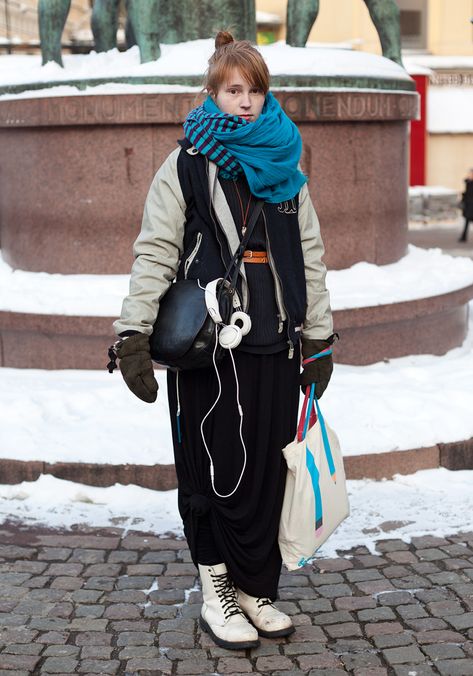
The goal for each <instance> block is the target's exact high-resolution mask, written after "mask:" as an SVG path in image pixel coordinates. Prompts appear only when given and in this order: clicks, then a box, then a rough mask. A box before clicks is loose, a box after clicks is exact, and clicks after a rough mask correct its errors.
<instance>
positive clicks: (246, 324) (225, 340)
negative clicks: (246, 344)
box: [205, 277, 251, 350]
mask: <svg viewBox="0 0 473 676" xmlns="http://www.w3.org/2000/svg"><path fill="white" fill-rule="evenodd" d="M219 282H223V283H224V284H226V285H228V286H229V282H227V281H224V279H223V278H222V277H218V278H217V279H214V280H212V281H211V282H209V283H208V284H207V286H206V287H205V304H206V306H207V310H208V312H209V315H210V316H211V317H212V319H213V320H214V322H215V323H216V324H220V325H221V327H222V328H221V329H220V331H219V334H218V342H219V343H220V345H221V346H222V347H224V348H225V349H226V350H233V349H234V348H235V347H237V346H238V345H239V344H240V343H241V339H242V338H243V336H246V334H247V333H249V331H250V329H251V319H250V317H249V315H247V314H246V312H243V310H242V309H241V302H240V298H239V297H238V294H237V292H236V290H235V292H234V294H233V309H234V312H233V313H232V316H231V317H230V324H224V323H223V319H222V316H221V314H220V308H219V305H218V297H217V287H218V284H219Z"/></svg>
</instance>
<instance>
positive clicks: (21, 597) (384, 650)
mask: <svg viewBox="0 0 473 676" xmlns="http://www.w3.org/2000/svg"><path fill="white" fill-rule="evenodd" d="M377 550H378V552H379V554H377V555H376V556H374V555H371V554H370V553H369V551H368V550H367V549H366V548H365V547H357V548H356V549H353V550H351V552H350V555H351V556H350V557H345V558H342V557H340V558H333V559H319V560H318V561H317V562H316V563H314V564H313V565H312V566H308V567H307V568H306V569H304V570H303V571H299V572H297V573H291V574H283V575H282V577H281V584H280V601H279V602H278V603H279V606H280V608H281V609H283V610H284V611H285V612H287V613H289V614H290V615H292V616H293V619H294V623H295V624H296V631H295V633H294V634H293V635H292V636H290V637H289V638H286V639H277V640H268V639H262V641H261V646H260V647H259V648H258V649H257V650H252V651H238V652H235V651H226V650H223V649H221V648H217V647H215V646H214V645H213V643H212V642H211V641H210V640H209V638H208V636H207V635H205V634H202V633H201V631H200V629H199V627H198V623H197V617H198V615H199V608H200V601H201V594H200V591H199V587H198V582H197V580H196V570H195V568H194V566H193V565H192V564H191V563H190V562H189V552H188V550H187V549H186V547H185V543H184V542H183V541H182V540H175V539H161V538H158V537H155V536H153V535H144V534H142V533H130V532H128V533H124V532H123V531H121V530H120V529H110V528H108V529H91V528H86V529H75V530H71V531H68V532H64V531H51V530H46V529H37V528H35V529H32V528H30V529H18V528H15V527H13V526H11V525H5V524H4V525H3V526H0V676H1V675H10V676H11V675H14V674H17V675H18V676H19V675H20V674H21V675H23V674H25V675H26V674H40V673H49V674H72V673H82V674H99V673H100V674H158V675H159V674H247V673H263V674H273V675H281V676H282V675H283V674H284V675H287V676H290V675H292V674H294V675H295V674H301V673H308V674H310V675H311V676H316V675H318V674H324V675H325V676H338V675H339V674H346V673H350V674H354V675H355V676H382V675H383V676H384V675H385V674H389V675H390V674H394V675H396V676H404V675H406V676H408V675H410V676H416V675H419V676H423V675H424V674H439V673H440V674H443V675H445V676H456V675H462V674H473V532H469V533H462V534H457V535H452V536H449V537H446V538H445V539H443V538H438V537H432V536H424V537H418V538H413V541H412V543H411V544H409V545H407V544H405V543H403V542H402V541H401V540H381V541H379V542H378V543H377ZM345 554H346V553H345Z"/></svg>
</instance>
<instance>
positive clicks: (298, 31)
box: [286, 0, 319, 47]
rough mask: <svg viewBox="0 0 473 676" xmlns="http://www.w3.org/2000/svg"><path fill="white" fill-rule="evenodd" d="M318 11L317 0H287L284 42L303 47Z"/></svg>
mask: <svg viewBox="0 0 473 676" xmlns="http://www.w3.org/2000/svg"><path fill="white" fill-rule="evenodd" d="M318 13H319V0H288V2H287V18H286V31H287V32H286V42H287V44H288V45H291V46H292V47H305V43H306V42H307V38H308V37H309V33H310V31H311V30H312V26H313V25H314V23H315V20H316V19H317V15H318Z"/></svg>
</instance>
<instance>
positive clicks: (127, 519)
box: [0, 468, 473, 558]
mask: <svg viewBox="0 0 473 676" xmlns="http://www.w3.org/2000/svg"><path fill="white" fill-rule="evenodd" d="M472 485H473V471H472V470H462V471H456V472H452V471H449V470H447V469H444V468H439V469H430V470H423V471H419V472H416V473H415V474H410V475H407V476H400V475H397V476H396V477H395V478H394V480H392V481H370V480H364V481H348V493H349V498H350V508H351V515H350V517H349V518H348V519H347V520H346V521H344V522H343V523H342V525H341V526H340V527H339V528H338V529H337V530H336V531H335V533H334V534H333V535H332V536H331V537H330V538H329V540H328V541H327V542H326V543H325V544H324V545H323V546H322V548H321V549H320V550H319V552H318V553H317V558H324V557H332V556H336V555H337V552H338V551H344V550H345V551H346V550H348V549H350V548H351V547H354V546H357V545H361V544H363V545H365V546H366V547H367V548H368V549H369V550H370V551H371V552H372V553H373V554H376V553H379V552H377V551H376V546H375V543H376V540H387V539H392V538H399V539H402V540H404V541H405V542H410V540H411V538H412V537H418V536H421V535H426V534H430V535H436V536H438V537H444V536H446V535H450V534H452V533H457V532H459V531H469V530H471V529H472V528H473V523H472V519H471V515H472V514H473V491H472V490H471V487H472ZM5 519H8V520H9V521H12V520H13V521H17V520H19V521H21V523H22V524H26V525H40V524H41V525H42V524H44V525H47V526H50V527H54V528H70V527H71V526H73V525H76V524H86V525H89V526H93V527H107V526H114V527H117V526H119V527H122V528H124V529H125V532H126V531H127V530H130V529H131V530H137V531H141V532H144V533H153V534H165V533H169V532H170V531H171V532H174V533H176V534H177V535H178V536H182V525H181V521H180V518H179V514H178V511H177V491H168V492H166V493H160V492H157V491H151V490H149V489H146V488H139V487H137V486H121V485H119V484H116V485H115V486H110V487H109V488H95V487H91V486H84V485H83V484H75V483H71V482H69V481H64V480H62V479H56V478H54V477H51V476H48V475H43V476H41V477H40V478H39V479H38V480H37V481H33V482H26V481H25V482H23V483H21V484H17V485H14V486H5V485H3V486H2V485H0V523H1V522H2V521H3V520H5Z"/></svg>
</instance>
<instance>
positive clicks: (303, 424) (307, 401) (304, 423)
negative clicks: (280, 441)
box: [297, 385, 317, 442]
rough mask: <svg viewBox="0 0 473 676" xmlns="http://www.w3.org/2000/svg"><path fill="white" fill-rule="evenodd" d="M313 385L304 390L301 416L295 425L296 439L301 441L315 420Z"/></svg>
mask: <svg viewBox="0 0 473 676" xmlns="http://www.w3.org/2000/svg"><path fill="white" fill-rule="evenodd" d="M314 397H315V385H312V386H309V385H308V386H307V387H306V390H305V396H304V403H303V404H302V411H301V416H300V418H299V424H298V426H297V441H299V442H300V441H303V440H304V439H305V437H306V434H307V432H308V430H309V429H310V428H311V427H312V426H313V425H315V423H316V422H317V415H316V413H315V410H314Z"/></svg>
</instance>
